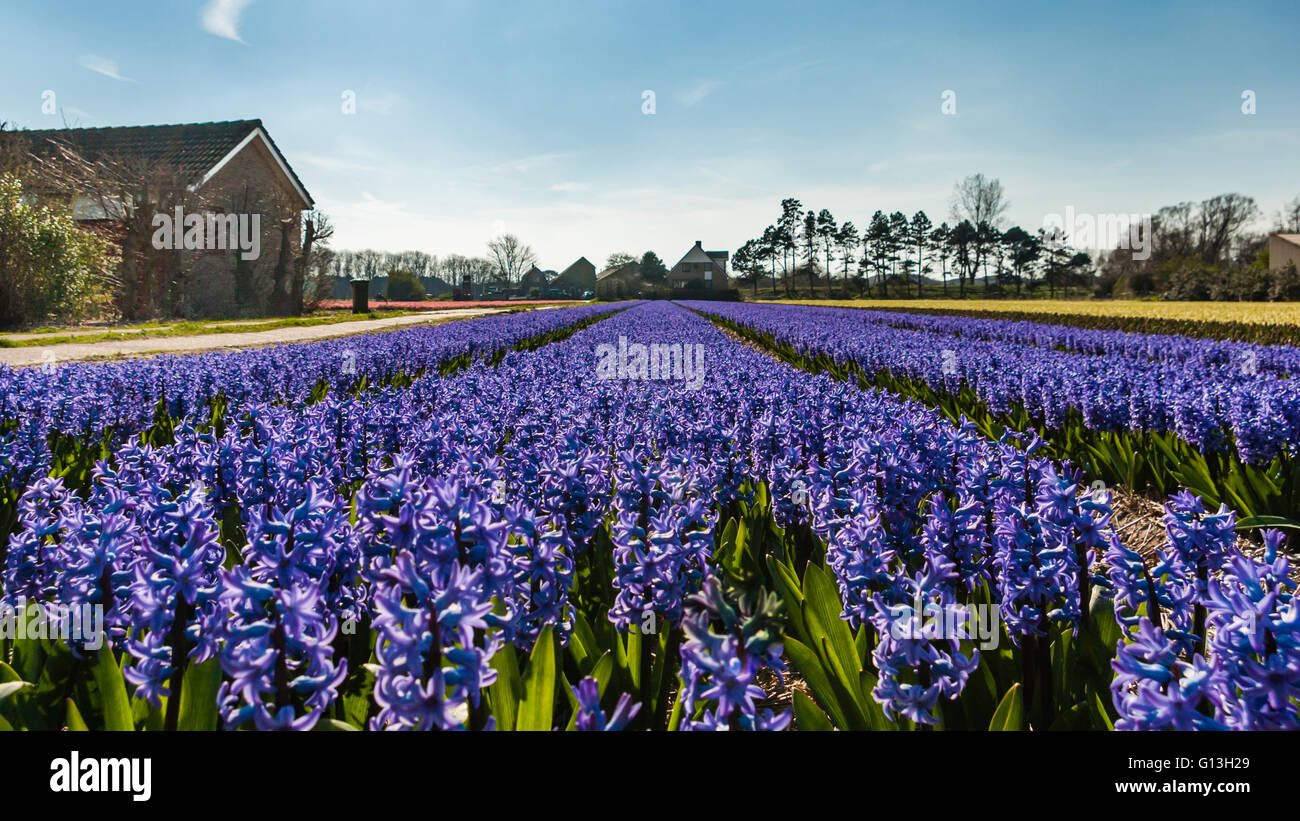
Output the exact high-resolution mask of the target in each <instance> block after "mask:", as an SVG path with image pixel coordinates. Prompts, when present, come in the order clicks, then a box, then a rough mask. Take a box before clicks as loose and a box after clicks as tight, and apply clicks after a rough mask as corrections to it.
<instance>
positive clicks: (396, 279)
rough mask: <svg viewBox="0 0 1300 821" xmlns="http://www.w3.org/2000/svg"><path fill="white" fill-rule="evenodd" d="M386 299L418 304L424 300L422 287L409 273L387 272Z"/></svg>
mask: <svg viewBox="0 0 1300 821" xmlns="http://www.w3.org/2000/svg"><path fill="white" fill-rule="evenodd" d="M388 298H389V299H390V300H392V301H394V302H420V301H421V300H423V299H424V286H423V285H422V284H420V278H419V277H417V276H416V275H415V274H413V273H411V272H410V271H389V272H388Z"/></svg>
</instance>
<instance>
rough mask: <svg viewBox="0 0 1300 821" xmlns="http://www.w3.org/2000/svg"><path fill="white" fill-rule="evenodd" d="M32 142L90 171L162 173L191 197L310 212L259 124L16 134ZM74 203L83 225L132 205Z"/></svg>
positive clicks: (307, 198) (35, 149)
mask: <svg viewBox="0 0 1300 821" xmlns="http://www.w3.org/2000/svg"><path fill="white" fill-rule="evenodd" d="M12 136H14V137H16V138H22V139H26V140H29V141H30V146H31V148H30V150H31V151H32V153H33V154H36V155H38V156H42V155H44V156H49V155H50V154H52V153H53V150H54V148H55V146H56V144H60V143H61V144H63V145H65V146H67V147H68V148H71V149H72V150H73V151H74V152H76V154H77V155H78V156H80V157H81V158H83V159H85V160H86V161H88V162H90V163H101V162H105V161H108V162H114V163H117V164H120V165H124V166H138V167H139V168H140V169H141V170H142V171H143V170H144V169H146V168H148V169H152V170H155V171H157V170H164V169H165V170H167V171H169V172H172V173H174V174H176V176H177V177H178V178H179V179H180V180H181V181H183V182H185V184H186V185H188V186H190V188H191V190H194V191H198V190H200V189H202V190H204V191H207V192H217V191H224V192H230V191H233V190H239V189H245V193H244V196H245V197H246V198H248V197H256V198H258V199H264V200H271V199H275V200H285V201H287V202H286V204H289V205H296V206H297V210H298V211H300V212H301V211H305V210H307V209H309V208H311V207H312V206H313V205H314V201H313V200H312V198H311V195H310V194H308V193H307V189H306V188H305V187H304V186H303V184H302V181H301V180H300V179H298V175H297V174H296V173H294V170H293V169H292V168H291V167H290V166H289V162H288V160H286V159H285V158H284V155H283V154H281V153H280V149H279V147H278V146H276V144H275V141H274V140H272V139H271V135H270V134H268V133H267V131H266V128H265V127H264V126H263V125H262V121H261V120H232V121H229V122H214V123H192V124H184V125H139V126H124V127H114V128H53V129H43V130H36V131H18V132H13V135H12ZM99 199H100V198H94V197H91V196H88V195H80V196H77V197H74V199H73V216H74V217H75V218H76V219H78V220H81V221H93V220H102V219H109V218H112V216H113V214H111V213H109V212H111V211H113V210H114V209H117V208H122V207H129V206H130V205H131V203H129V202H128V203H125V204H124V203H121V202H108V203H105V202H103V201H97V200H99Z"/></svg>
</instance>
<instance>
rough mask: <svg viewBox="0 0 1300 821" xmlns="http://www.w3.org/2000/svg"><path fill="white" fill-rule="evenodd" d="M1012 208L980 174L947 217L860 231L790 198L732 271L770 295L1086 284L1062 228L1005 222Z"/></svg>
mask: <svg viewBox="0 0 1300 821" xmlns="http://www.w3.org/2000/svg"><path fill="white" fill-rule="evenodd" d="M1009 206H1010V203H1009V202H1008V200H1007V198H1006V194H1005V192H1004V190H1003V188H1002V184H1001V183H1000V182H999V181H998V180H996V179H989V178H986V177H985V176H984V175H982V174H974V175H972V176H970V177H967V178H966V179H964V180H962V181H960V182H958V183H957V184H956V186H955V188H954V192H953V199H952V206H951V208H952V210H951V217H950V218H951V220H952V222H951V223H949V222H948V221H943V222H940V223H939V224H938V225H935V224H934V221H933V220H932V219H931V218H930V217H929V216H928V215H927V214H926V213H925V211H917V212H916V213H915V214H913V215H912V216H911V217H910V218H909V217H908V216H907V215H906V214H904V213H903V212H901V211H895V212H893V213H891V214H886V213H885V212H884V211H876V212H875V213H874V214H873V215H872V216H871V220H870V221H869V222H868V223H867V225H866V227H865V228H863V229H859V228H858V226H856V225H854V223H853V222H852V221H849V220H845V221H844V222H838V221H837V220H836V219H835V216H834V215H833V214H832V213H831V212H830V211H829V210H827V209H824V208H823V209H821V210H820V211H818V210H816V209H812V208H808V209H805V208H804V206H803V203H801V202H800V201H799V200H798V199H795V198H787V199H784V200H782V201H781V214H780V216H779V217H777V219H776V220H775V221H774V222H773V223H772V224H771V225H769V226H767V227H766V228H765V229H763V232H762V234H761V235H760V236H758V237H756V238H754V239H751V240H748V241H746V242H745V243H744V244H743V245H741V246H740V248H739V249H737V251H736V253H735V254H734V255H733V257H732V268H733V270H734V271H735V273H736V277H737V278H738V279H739V280H740V281H741V282H743V283H745V284H746V285H749V286H751V287H753V289H754V293H755V295H757V294H758V291H759V287H760V283H764V284H766V285H767V286H768V287H770V288H771V290H772V293H773V294H774V295H776V294H778V293H779V291H780V290H784V292H785V294H786V295H787V296H794V295H796V293H797V292H798V291H799V290H800V288H806V289H807V290H808V292H809V293H810V294H815V293H816V292H817V289H818V287H819V286H818V282H819V279H820V280H821V281H822V282H824V290H826V291H827V292H831V291H834V290H837V289H838V290H839V291H841V292H842V293H843V294H845V295H848V294H849V293H856V294H857V295H858V296H870V297H875V298H880V299H888V298H890V297H891V296H897V297H920V296H926V295H929V296H945V297H946V296H949V295H954V294H955V295H956V296H960V297H964V296H965V295H966V292H967V291H968V290H972V289H974V288H975V287H976V284H977V281H980V282H981V284H982V290H983V291H984V293H986V294H989V293H993V292H994V291H998V292H1001V293H1014V294H1015V295H1016V296H1020V295H1022V294H1023V292H1024V291H1025V290H1026V289H1039V288H1041V287H1042V286H1044V285H1045V286H1046V287H1047V288H1048V290H1049V292H1050V294H1051V295H1052V296H1055V295H1056V293H1057V292H1058V291H1060V292H1061V293H1062V294H1065V293H1068V289H1069V288H1070V287H1071V286H1081V285H1085V284H1087V282H1088V280H1089V274H1090V269H1091V265H1092V259H1091V257H1090V256H1089V255H1088V254H1087V253H1084V252H1082V251H1076V250H1075V249H1073V248H1072V247H1070V245H1069V244H1068V242H1067V241H1066V240H1067V238H1066V237H1064V236H1063V235H1062V234H1060V233H1055V232H1049V231H1048V230H1046V229H1043V228H1039V229H1037V230H1036V231H1034V232H1032V233H1031V232H1029V231H1026V230H1024V229H1023V228H1021V227H1020V226H1018V225H1014V226H1010V227H1004V222H1005V220H1004V215H1005V213H1006V210H1007V208H1008V207H1009ZM936 277H937V279H936ZM952 280H955V283H954V284H952V285H950V281H952Z"/></svg>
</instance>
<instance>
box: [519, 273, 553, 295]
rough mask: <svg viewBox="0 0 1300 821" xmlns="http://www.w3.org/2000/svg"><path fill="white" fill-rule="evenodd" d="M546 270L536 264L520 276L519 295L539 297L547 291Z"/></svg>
mask: <svg viewBox="0 0 1300 821" xmlns="http://www.w3.org/2000/svg"><path fill="white" fill-rule="evenodd" d="M546 282H547V279H546V272H545V271H543V270H541V269H540V268H538V267H537V266H536V265H534V266H533V267H532V268H529V269H528V270H527V271H526V272H525V273H524V275H523V276H522V277H520V278H519V288H518V290H517V293H518V294H519V296H523V297H531V298H537V297H540V296H542V295H543V294H544V293H545V292H546Z"/></svg>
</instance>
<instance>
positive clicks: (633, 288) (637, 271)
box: [596, 262, 646, 299]
mask: <svg viewBox="0 0 1300 821" xmlns="http://www.w3.org/2000/svg"><path fill="white" fill-rule="evenodd" d="M645 289H646V284H645V280H643V279H641V263H639V262H625V263H623V264H622V265H615V266H613V267H610V268H606V269H605V270H603V271H601V272H600V273H599V274H597V275H596V296H597V297H598V298H600V299H628V298H632V297H639V296H641V295H642V292H643V291H644V290H645Z"/></svg>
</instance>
